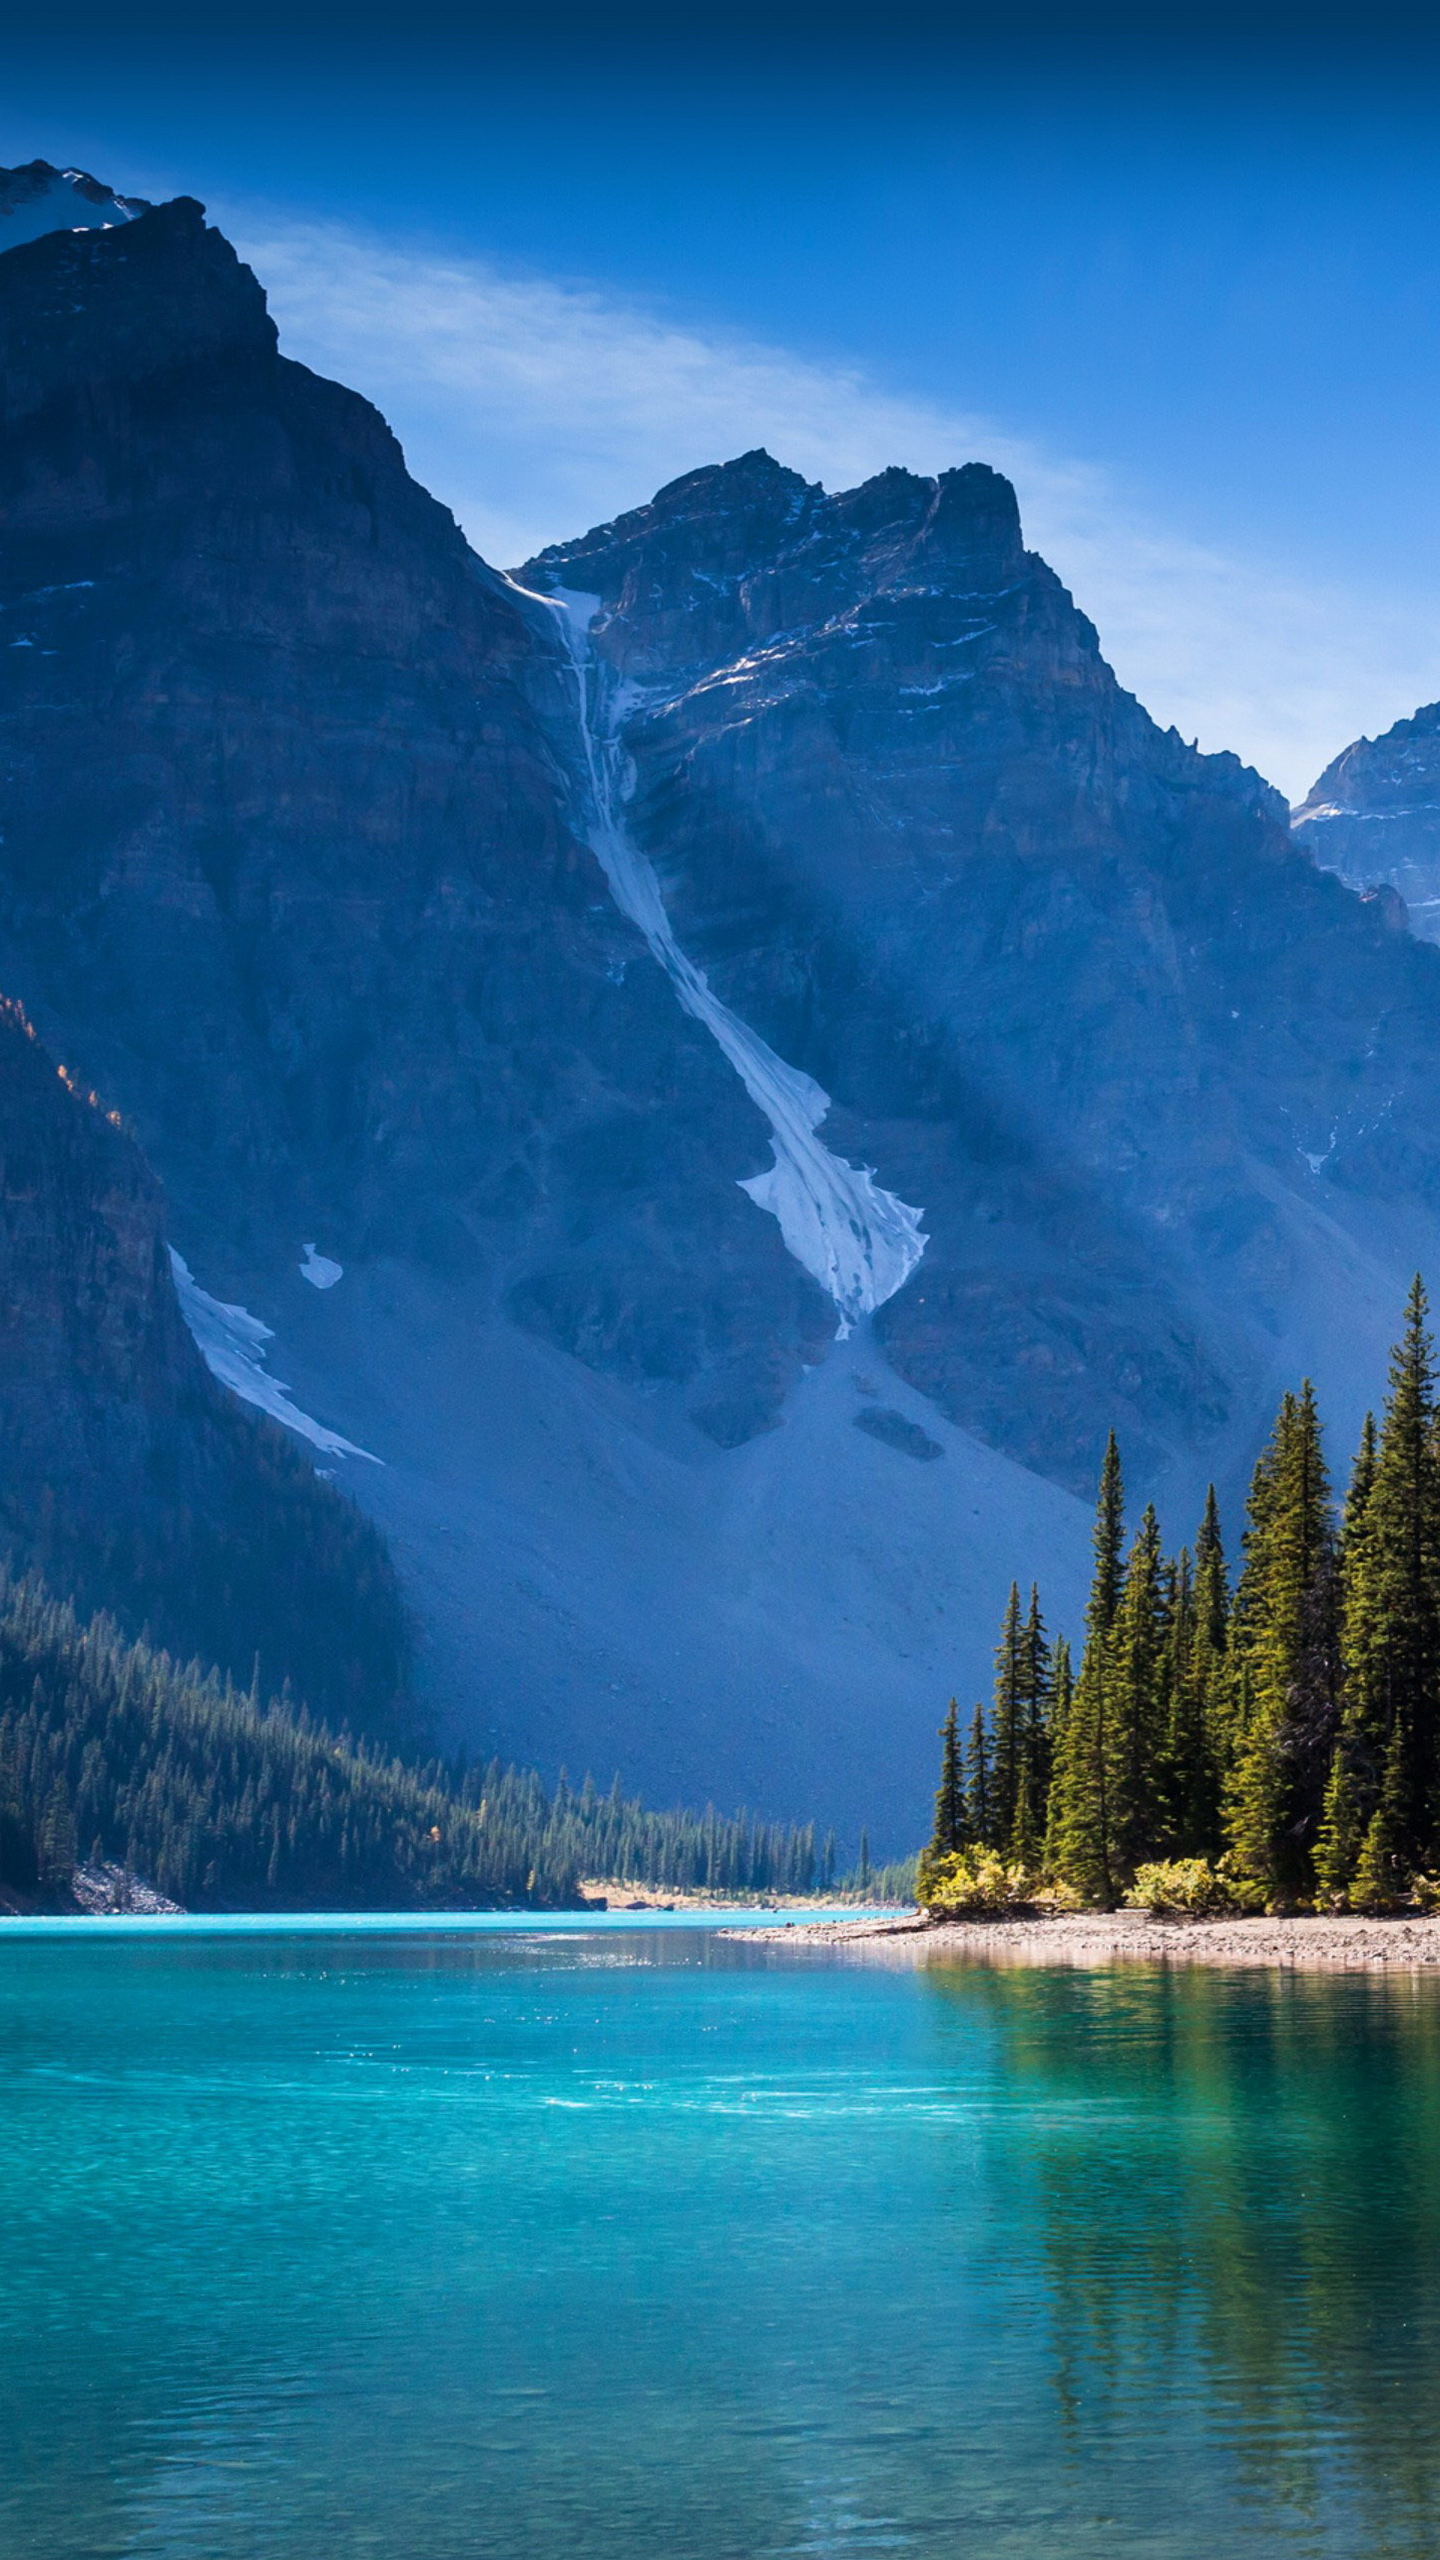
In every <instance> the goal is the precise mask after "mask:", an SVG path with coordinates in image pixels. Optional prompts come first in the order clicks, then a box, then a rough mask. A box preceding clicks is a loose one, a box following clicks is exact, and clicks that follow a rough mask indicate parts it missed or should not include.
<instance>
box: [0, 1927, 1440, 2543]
mask: <svg viewBox="0 0 1440 2560" xmlns="http://www.w3.org/2000/svg"><path fill="white" fill-rule="evenodd" d="M0 2060H3V2079H0V2147H3V2149H0V2156H3V2158H4V2160H5V2163H6V2171H5V2189H6V2248H5V2282H4V2286H3V2289H0V2304H3V2309H0V2319H3V2324H4V2334H3V2337H0V2353H3V2358H4V2371H5V2375H6V2383H5V2389H4V2392H3V2394H0V2552H3V2554H4V2555H5V2560H12V2555H13V2560H21V2555H23V2560H82V2556H83V2560H161V2555H165V2560H172V2556H173V2560H350V2555H355V2560H361V2555H366V2556H367V2560H522V2555H523V2560H643V2555H644V2554H646V2553H647V2552H649V2553H654V2554H655V2555H657V2560H771V2555H774V2560H780V2556H781V2555H788V2554H825V2553H831V2554H842V2553H846V2554H848V2553H856V2554H858V2553H862V2552H886V2551H895V2552H903V2553H909V2554H913V2555H920V2560H942V2555H943V2560H956V2555H959V2560H968V2555H974V2560H1058V2555H1064V2560H1111V2555H1117V2554H1124V2555H1131V2554H1134V2555H1153V2560H1211V2555H1213V2554H1217V2553H1236V2554H1239V2555H1242V2560H1249V2555H1252V2554H1253V2555H1256V2560H1259V2555H1261V2554H1264V2555H1283V2556H1284V2560H1288V2555H1291V2554H1294V2555H1300V2554H1304V2555H1307V2560H1308V2555H1315V2560H1332V2555H1333V2560H1341V2555H1344V2560H1390V2555H1394V2560H1421V2555H1422V2554H1423V2555H1425V2560H1430V2555H1433V2553H1434V2552H1435V2550H1436V2549H1437V2548H1440V2454H1437V2450H1436V2448H1437V2445H1440V2426H1437V2419H1440V2406H1437V2403H1440V2383H1437V2380H1436V2373H1437V2357H1436V2347H1437V2343H1440V2341H1437V2335H1436V2332H1437V2325H1440V2323H1437V2315H1436V2281H1435V2270H1436V2266H1437V2255H1436V2246H1435V2243H1436V2238H1437V2232H1436V2227H1435V2226H1436V2224H1437V2221H1440V1989H1437V1988H1436V1987H1432V1986H1431V1985H1430V1984H1428V1983H1425V1982H1423V1981H1421V1982H1417V1981H1415V1980H1414V1979H1413V1978H1412V1979H1408V1980H1406V1981H1405V1982H1387V1981H1385V1980H1384V1979H1381V1978H1374V1977H1359V1976H1354V1977H1342V1978H1339V1979H1317V1978H1314V1977H1311V1978H1308V1979H1307V1978H1304V1977H1296V1976H1294V1975H1279V1974H1277V1975H1274V1976H1266V1975H1263V1974H1255V1973H1250V1972H1247V1973H1246V1974H1244V1975H1243V1976H1239V1975H1225V1974H1220V1973H1208V1972H1204V1971H1202V1970H1200V1969H1198V1968H1197V1969H1194V1970H1192V1971H1187V1972H1177V1973H1165V1972H1160V1971H1156V1972H1148V1971H1143V1970H1140V1969H1126V1970H1125V1971H1123V1972H1121V1971H1116V1972H1109V1973H1095V1974H1083V1973H1073V1972H1071V1971H1070V1970H1069V1969H1068V1968H1067V1969H1065V1970H1064V1971H1060V1972H1055V1973H1051V1972H1048V1971H1042V1970H1031V1969H1029V1968H1027V1969H1025V1970H1023V1971H1005V1970H999V1969H991V1968H988V1967H984V1966H978V1965H977V1966H971V1967H966V1968H957V1969H954V1970H949V1969H946V1970H936V1971H931V1972H928V1973H927V1972H912V1971H908V1970H903V1971H902V1970H898V1969H897V1970H895V1971H890V1970H881V1969H879V1968H871V1967H868V1966H867V1967H864V1968H860V1967H854V1968H851V1967H849V1966H847V1965H846V1964H844V1963H843V1962H841V1961H816V1960H815V1959H814V1957H813V1956H812V1957H809V1958H804V1959H801V1960H798V1961H797V1960H796V1958H795V1956H794V1954H793V1951H791V1952H790V1953H787V1951H786V1949H785V1948H784V1946H783V1945H777V1946H774V1947H772V1946H751V1945H740V1944H736V1943H735V1942H733V1941H730V1942H727V1941H725V1940H723V1939H720V1938H716V1937H712V1936H707V1935H705V1934H703V1933H698V1932H695V1931H688V1932H674V1933H671V1934H669V1935H664V1934H662V1933H659V1932H656V1933H653V1934H651V1933H646V1934H645V1935H644V1936H640V1937H635V1936H632V1937H629V1938H621V1937H619V1936H609V1937H605V1936H603V1935H600V1934H598V1933H596V1934H587V1935H584V1936H578V1935H560V1936H549V1937H544V1936H539V1935H536V1934H535V1933H530V1932H517V1933H516V1934H515V1935H514V1936H511V1937H506V1936H503V1935H501V1936H497V1935H494V1934H490V1935H477V1936H474V1937H455V1936H451V1935H434V1936H431V1935H426V1934H419V1935H417V1934H414V1933H409V1934H406V1935H403V1936H399V1935H397V1936H393V1937H389V1936H375V1935H364V1936H358V1935H345V1934H341V1933H338V1932H337V1933H324V1932H317V1933H314V1934H308V1935H293V1934H268V1935H267V1934H258V1935H243V1936H241V1935H236V1936H229V1937H205V1936H200V1935H191V1936H186V1935H183V1934H175V1935H171V1936H168V1937H167V1936H160V1935H152V1936H150V1937H148V1938H146V1937H135V1936H129V1937H122V1936H113V1937H109V1938H105V1937H97V1936H95V1935H90V1936H85V1937H71V1938H68V1939H67V1938H58V1937H51V1938H34V1939H25V1938H19V1937H17V1938H13V1939H6V1940H5V1941H4V1942H3V1945H0Z"/></svg>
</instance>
